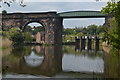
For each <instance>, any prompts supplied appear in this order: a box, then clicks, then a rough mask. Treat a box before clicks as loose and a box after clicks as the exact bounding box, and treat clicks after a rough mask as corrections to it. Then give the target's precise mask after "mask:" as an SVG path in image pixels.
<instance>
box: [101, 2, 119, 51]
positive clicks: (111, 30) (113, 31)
mask: <svg viewBox="0 0 120 80" xmlns="http://www.w3.org/2000/svg"><path fill="white" fill-rule="evenodd" d="M107 4H108V5H107V6H106V7H105V8H103V9H102V10H101V11H102V13H104V14H107V15H113V18H110V19H109V21H108V23H109V25H108V27H107V29H106V31H105V34H104V40H105V41H107V42H108V44H109V45H111V46H112V47H113V49H117V50H120V2H118V3H114V2H108V3H107Z"/></svg>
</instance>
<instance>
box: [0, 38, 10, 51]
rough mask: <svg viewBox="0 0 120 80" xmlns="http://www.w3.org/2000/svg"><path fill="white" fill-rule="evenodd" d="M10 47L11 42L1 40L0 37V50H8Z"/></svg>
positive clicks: (4, 39) (5, 39)
mask: <svg viewBox="0 0 120 80" xmlns="http://www.w3.org/2000/svg"><path fill="white" fill-rule="evenodd" d="M11 46H12V41H10V40H9V39H7V38H3V37H2V36H0V50H1V49H6V48H9V47H11Z"/></svg>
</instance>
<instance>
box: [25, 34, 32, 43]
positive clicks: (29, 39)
mask: <svg viewBox="0 0 120 80" xmlns="http://www.w3.org/2000/svg"><path fill="white" fill-rule="evenodd" d="M24 37H25V41H28V42H31V41H33V38H32V36H31V35H30V33H29V32H25V33H24Z"/></svg>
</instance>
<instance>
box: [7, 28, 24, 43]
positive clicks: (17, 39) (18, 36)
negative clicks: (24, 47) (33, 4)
mask: <svg viewBox="0 0 120 80" xmlns="http://www.w3.org/2000/svg"><path fill="white" fill-rule="evenodd" d="M8 38H9V39H10V40H11V41H13V44H14V45H20V44H22V43H23V42H24V36H23V33H22V31H21V30H20V29H19V28H16V27H14V28H11V29H10V30H9V32H8Z"/></svg>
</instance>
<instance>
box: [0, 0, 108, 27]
mask: <svg viewBox="0 0 120 80" xmlns="http://www.w3.org/2000/svg"><path fill="white" fill-rule="evenodd" d="M45 1H46V0H45ZM72 1H75V2H38V1H37V0H35V2H33V0H32V1H28V0H26V2H24V4H25V5H27V6H26V7H21V6H19V3H18V2H15V3H12V4H11V6H10V7H8V6H7V5H5V4H3V7H2V10H7V12H9V13H16V12H23V13H24V12H25V13H28V12H48V11H56V12H57V13H60V12H67V11H86V10H87V11H100V10H101V9H102V7H105V6H106V5H107V2H96V1H95V0H94V1H93V0H91V2H88V0H85V1H84V2H82V1H81V0H80V1H81V2H77V0H72ZM89 1H90V0H89ZM104 22H105V19H104V18H77V19H76V18H75V19H64V20H63V25H64V28H74V27H85V26H88V25H92V24H96V25H102V24H104ZM34 25H35V26H37V25H38V24H35V23H34V24H32V26H34Z"/></svg>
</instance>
